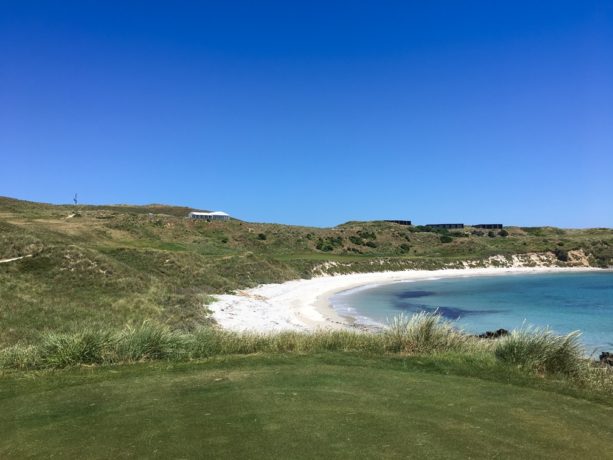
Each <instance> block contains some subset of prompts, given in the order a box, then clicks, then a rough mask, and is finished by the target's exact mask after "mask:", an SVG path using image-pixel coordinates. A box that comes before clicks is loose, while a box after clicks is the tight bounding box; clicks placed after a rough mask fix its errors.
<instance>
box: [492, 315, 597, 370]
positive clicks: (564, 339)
mask: <svg viewBox="0 0 613 460" xmlns="http://www.w3.org/2000/svg"><path fill="white" fill-rule="evenodd" d="M580 335H581V334H580V333H579V332H578V331H575V332H571V333H570V334H567V335H556V334H554V333H553V332H552V331H551V330H549V329H540V328H531V327H524V328H522V329H519V330H515V331H512V332H511V334H509V335H508V336H506V337H504V338H502V339H501V340H499V341H498V343H497V344H496V347H495V350H494V354H495V356H496V358H498V359H499V360H501V361H503V362H506V363H509V364H512V365H515V366H519V367H524V368H527V369H530V370H533V371H536V372H539V373H549V374H564V375H569V376H576V375H578V373H579V371H580V369H581V364H582V363H583V361H585V358H584V356H585V350H584V348H583V346H582V345H581V343H580V341H579V337H580Z"/></svg>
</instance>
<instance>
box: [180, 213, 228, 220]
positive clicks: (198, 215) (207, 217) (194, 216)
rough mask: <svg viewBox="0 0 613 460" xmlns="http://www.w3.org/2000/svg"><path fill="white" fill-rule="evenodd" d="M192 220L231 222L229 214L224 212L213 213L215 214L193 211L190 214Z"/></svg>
mask: <svg viewBox="0 0 613 460" xmlns="http://www.w3.org/2000/svg"><path fill="white" fill-rule="evenodd" d="M188 217H189V218H190V219H201V220H208V221H211V220H230V214H227V213H225V212H223V211H213V212H198V211H192V212H190V213H189V214H188Z"/></svg>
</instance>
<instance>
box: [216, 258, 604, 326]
mask: <svg viewBox="0 0 613 460" xmlns="http://www.w3.org/2000/svg"><path fill="white" fill-rule="evenodd" d="M588 270H599V269H597V268H588V267H576V268H574V267H573V268H560V267H513V268H465V269H445V270H406V271H396V272H376V273H356V274H350V275H336V276H320V277H316V278H312V279H308V280H294V281H288V282H286V283H281V284H265V285H261V286H258V287H256V288H253V289H246V290H242V291H237V292H236V293H235V294H232V295H219V296H216V298H217V301H215V302H213V303H211V304H210V305H208V308H209V309H210V310H211V312H212V315H213V318H214V319H215V321H217V323H218V324H219V325H220V326H221V327H223V328H225V329H228V330H233V331H256V332H273V331H283V330H294V331H296V330H297V331H312V330H317V329H342V328H351V327H352V319H351V318H345V317H342V316H340V315H339V314H337V313H336V312H335V311H334V310H333V309H332V307H331V305H330V297H331V296H332V295H334V294H336V293H338V292H342V291H345V290H348V289H353V288H356V287H358V286H366V285H373V284H375V285H379V284H386V283H395V282H400V281H413V280H427V279H429V278H437V279H438V278H450V277H468V276H492V275H509V274H529V273H535V274H537V273H551V272H569V271H588Z"/></svg>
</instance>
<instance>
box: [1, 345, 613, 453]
mask: <svg viewBox="0 0 613 460" xmlns="http://www.w3.org/2000/svg"><path fill="white" fill-rule="evenodd" d="M462 366H463V367H462ZM462 366H458V367H457V368H458V369H459V368H461V367H462V368H463V369H466V368H467V367H466V366H467V365H466V363H463V364H462ZM496 372H498V371H497V370H496V369H490V373H491V375H490V379H491V380H483V379H479V378H474V377H470V376H462V375H457V374H455V373H454V370H453V366H450V367H448V368H447V369H445V365H444V364H440V363H436V362H435V361H434V360H432V359H416V358H414V359H409V360H406V359H374V358H365V357H360V356H347V355H342V356H341V355H337V354H327V355H320V356H302V357H296V356H291V357H288V356H278V355H277V356H266V355H264V356H262V355H260V356H254V357H236V358H229V359H223V360H214V361H210V362H207V363H200V364H181V365H176V364H175V365H167V364H155V365H137V366H125V367H117V368H98V369H77V370H72V371H61V372H54V373H51V374H45V375H44V376H39V377H34V376H33V375H34V374H19V373H17V374H14V375H9V376H5V377H3V378H1V379H0V406H1V407H2V411H0V431H1V432H2V433H3V436H2V437H1V438H0V458H23V457H29V456H37V455H41V454H42V453H44V455H45V456H46V457H51V456H55V457H60V458H72V457H79V458H110V457H120V458H126V457H139V458H155V457H158V458H202V457H211V458H228V457H231V458H339V457H341V458H358V457H359V458H382V457H383V458H386V457H387V458H392V457H393V458H396V457H403V458H406V457H419V458H428V457H430V458H432V457H434V458H443V457H444V458H467V457H479V458H483V457H488V458H489V457H503V458H504V457H515V458H517V457H522V456H524V457H526V458H535V457H539V458H560V457H564V458H611V457H613V448H612V447H611V445H610V443H607V442H604V441H603V440H605V439H609V438H610V437H611V436H612V435H613V427H612V426H611V423H610V421H611V420H612V419H613V408H612V407H610V406H609V405H606V404H600V403H596V402H591V401H588V400H585V399H580V398H575V397H571V396H568V395H562V394H560V393H559V392H557V391H555V386H552V385H549V386H548V385H547V384H544V383H543V384H539V383H538V382H537V383H534V382H532V380H530V381H526V382H525V383H526V385H528V386H525V385H518V384H516V385H510V384H505V383H504V382H503V380H504V376H503V374H500V375H496ZM530 382H532V383H530ZM516 383H517V382H516ZM520 383H521V382H520ZM539 385H543V386H542V388H538V386H539ZM530 386H532V387H530Z"/></svg>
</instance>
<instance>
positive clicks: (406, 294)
mask: <svg viewBox="0 0 613 460" xmlns="http://www.w3.org/2000/svg"><path fill="white" fill-rule="evenodd" d="M434 294H435V292H434V291H403V292H401V293H399V294H396V297H398V298H399V299H415V298H417V297H428V296H430V295H434Z"/></svg>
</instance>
